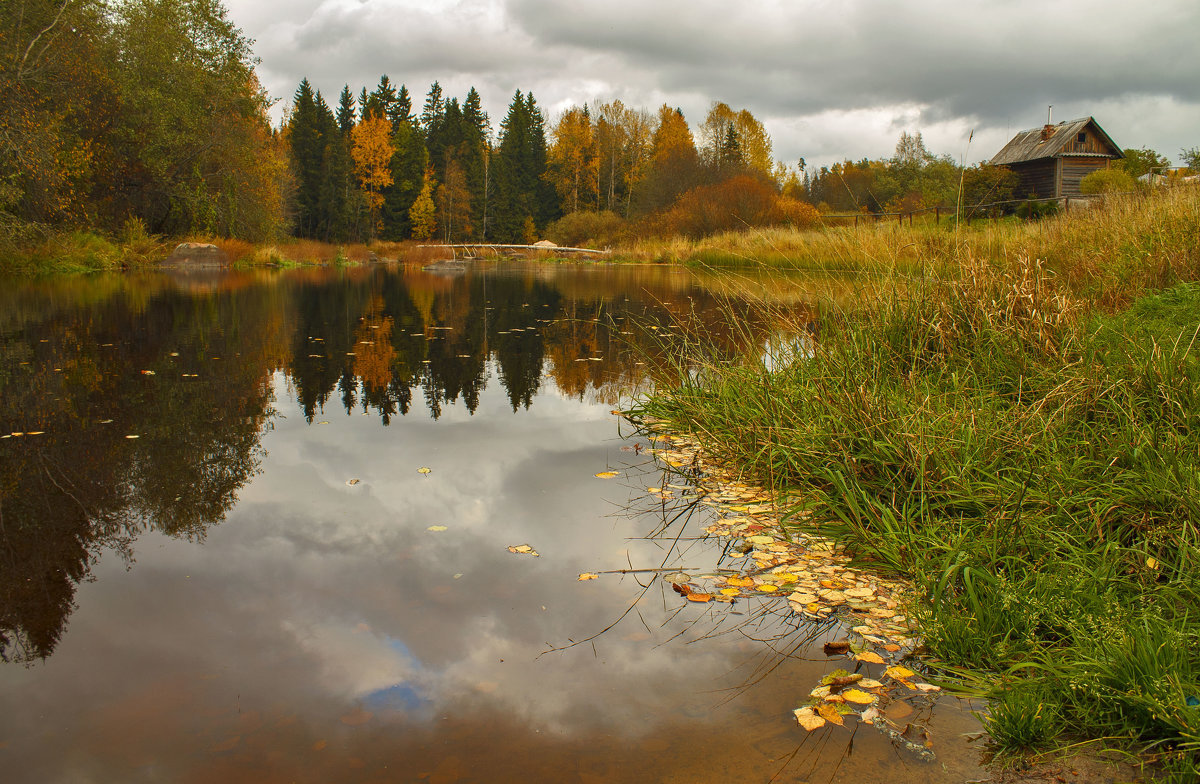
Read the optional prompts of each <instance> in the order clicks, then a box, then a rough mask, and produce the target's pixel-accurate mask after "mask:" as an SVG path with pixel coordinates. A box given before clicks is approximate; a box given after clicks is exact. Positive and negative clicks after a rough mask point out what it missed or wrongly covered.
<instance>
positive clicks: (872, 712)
mask: <svg viewBox="0 0 1200 784" xmlns="http://www.w3.org/2000/svg"><path fill="white" fill-rule="evenodd" d="M878 718H879V709H878V708H876V707H875V706H874V705H872V706H871V707H869V708H867V709H866V710H865V711H863V712H862V713H860V714H859V716H858V720H859V721H861V722H862V723H863V724H874V723H875V720H876V719H878Z"/></svg>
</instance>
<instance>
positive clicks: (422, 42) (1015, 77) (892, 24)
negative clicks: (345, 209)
mask: <svg viewBox="0 0 1200 784" xmlns="http://www.w3.org/2000/svg"><path fill="white" fill-rule="evenodd" d="M249 1H250V0H234V1H233V2H231V3H230V11H231V17H232V18H233V20H234V21H235V22H236V23H238V24H241V25H243V26H245V27H246V29H247V33H248V34H249V35H250V36H251V37H253V38H256V39H258V43H257V44H256V51H257V53H258V54H259V55H260V56H261V57H262V58H263V65H262V68H261V72H262V74H263V81H264V83H265V84H266V85H267V86H268V88H269V89H270V90H271V92H272V94H274V95H276V96H290V95H291V93H292V91H293V90H294V89H295V85H296V84H297V83H298V82H299V80H300V78H301V77H302V76H306V75H307V76H308V77H309V79H310V81H312V82H313V83H314V84H315V85H316V86H317V87H319V88H320V89H322V90H324V91H325V92H326V94H332V93H336V91H337V90H338V89H340V87H341V85H342V83H344V82H348V83H349V84H350V85H351V88H352V89H354V90H355V92H357V89H358V88H359V87H360V86H362V85H367V86H368V87H370V86H372V85H374V84H375V83H376V82H377V81H378V78H379V75H380V74H383V73H387V74H389V76H390V77H391V78H392V80H393V81H394V82H396V83H401V82H403V83H406V84H407V85H408V87H409V90H410V91H411V92H412V93H413V94H414V101H415V102H416V103H418V104H419V103H420V100H419V99H420V97H421V96H423V95H424V93H425V91H426V89H427V88H428V85H429V84H430V83H431V82H432V81H433V80H434V79H437V80H439V81H440V82H441V84H442V86H443V87H444V88H445V89H446V93H447V94H448V95H458V96H461V95H464V94H465V93H466V90H467V89H468V88H469V87H470V86H475V87H476V88H477V89H478V90H479V91H480V94H481V95H482V96H483V99H484V103H485V108H486V109H487V110H488V111H489V112H490V113H491V114H492V116H493V120H494V121H495V120H498V119H499V117H500V116H502V115H503V112H504V110H505V108H506V106H507V103H508V100H509V98H510V97H511V95H512V93H513V91H514V90H517V89H520V90H532V91H533V92H534V93H535V95H536V96H537V97H538V100H539V102H540V103H541V104H542V106H543V107H546V108H548V109H551V110H554V109H561V108H563V107H565V106H566V105H569V104H572V103H581V102H585V101H597V100H599V101H606V100H611V99H612V98H621V99H622V100H623V101H625V102H626V103H627V104H630V105H633V106H635V107H644V108H647V109H651V110H653V109H654V108H655V107H656V106H658V105H659V104H660V103H663V102H666V103H669V104H670V105H672V106H679V107H681V108H682V109H683V110H684V112H685V114H686V115H687V117H688V118H689V120H691V121H692V123H693V124H696V123H699V122H700V121H702V120H703V116H704V113H705V111H706V110H707V108H708V106H709V104H710V103H711V102H712V101H714V100H720V101H725V102H726V103H729V104H730V105H732V106H734V107H735V108H742V107H745V108H748V109H750V110H751V111H752V112H754V113H755V115H756V116H758V117H759V118H761V119H763V120H764V122H765V123H766V125H767V130H768V131H769V132H770V133H771V134H772V135H773V137H774V139H775V151H776V154H777V157H780V158H783V159H787V160H791V159H793V158H794V156H796V155H800V154H805V155H809V156H810V158H812V157H816V158H823V157H830V156H841V155H848V156H852V157H861V156H862V155H870V156H876V155H880V154H886V153H887V152H889V151H890V146H891V144H892V143H894V139H895V135H896V132H897V129H905V128H909V129H924V130H925V131H926V139H927V141H933V142H935V143H937V142H942V143H944V144H947V145H948V144H950V143H951V142H953V143H954V144H957V143H958V141H959V140H960V139H962V140H965V138H966V136H967V133H968V131H969V129H972V128H975V129H979V130H980V133H981V134H982V138H983V139H984V141H985V144H984V145H983V146H984V147H987V146H989V145H993V144H999V143H1003V141H1004V140H1005V139H1004V138H1002V137H1005V136H1006V134H1009V133H1010V132H1015V131H1016V130H1020V129H1022V128H1025V127H1031V126H1033V125H1036V124H1037V123H1038V122H1040V121H1042V119H1043V118H1044V117H1045V111H1046V106H1047V104H1054V105H1055V110H1054V115H1055V118H1056V119H1068V118H1069V117H1074V116H1079V115H1086V114H1096V115H1097V117H1098V119H1101V121H1102V124H1104V126H1105V127H1106V128H1107V129H1108V130H1109V131H1110V133H1112V134H1113V135H1114V137H1116V138H1117V139H1118V142H1119V143H1122V144H1124V145H1125V146H1142V145H1150V146H1154V147H1156V148H1158V149H1160V150H1161V151H1163V152H1166V153H1167V154H1172V155H1173V154H1174V153H1176V152H1177V150H1178V148H1179V147H1180V146H1191V145H1194V144H1197V143H1200V140H1198V139H1195V138H1190V134H1193V133H1194V130H1193V129H1194V128H1195V127H1196V126H1197V120H1200V80H1198V79H1196V74H1198V73H1200V47H1196V46H1195V44H1194V37H1195V31H1196V30H1198V29H1200V4H1197V3H1195V2H1194V0H1173V1H1169V2H1156V3H1155V4H1154V5H1153V6H1152V8H1151V9H1150V10H1138V9H1134V8H1131V7H1130V6H1129V5H1128V4H1124V3H1116V2H1112V1H1111V0H1090V1H1089V2H1083V1H1077V0H1070V1H1068V2H1053V1H1051V0H1040V1H1039V2H1032V1H1031V0H992V1H991V2H972V1H971V0H954V1H953V2H950V1H949V0H936V1H934V2H921V3H917V2H909V3H884V2H867V0H850V1H849V2H823V1H820V0H792V1H791V2H786V1H780V2H773V1H771V2H748V3H744V4H741V5H738V6H733V5H730V4H729V3H728V2H726V1H724V0H722V1H720V2H718V1H717V0H689V2H680V1H679V0H667V1H666V2H655V1H652V0H610V1H609V2H603V3H601V2H571V1H570V0H490V1H488V0H470V1H463V2H445V1H444V0H370V1H369V2H360V1H359V0H323V2H315V1H314V0H305V1H304V2H300V3H293V4H288V5H282V4H281V5H279V6H278V7H277V8H276V9H275V16H269V15H268V14H267V13H266V12H265V11H264V10H263V9H264V4H262V3H256V4H255V5H254V6H250V5H249ZM243 3H245V4H246V5H245V12H244V13H243V12H242V10H240V8H239V6H240V5H241V4H243ZM1097 107H1099V108H1097ZM1101 109H1103V110H1104V111H1105V112H1106V114H1105V116H1103V117H1101V116H1100V115H1099V114H1098V113H1099V112H1100V111H1101ZM1146 112H1150V113H1151V117H1147V116H1145V113H1146ZM552 113H553V112H552ZM797 134H802V136H803V138H801V137H800V136H798V135H797ZM839 139H841V141H838V140H839ZM838 145H841V147H840V148H839V147H838ZM857 145H865V147H860V146H857ZM931 146H932V145H931ZM935 149H936V148H935ZM980 155H983V156H985V157H986V153H980Z"/></svg>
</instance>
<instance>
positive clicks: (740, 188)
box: [659, 174, 819, 238]
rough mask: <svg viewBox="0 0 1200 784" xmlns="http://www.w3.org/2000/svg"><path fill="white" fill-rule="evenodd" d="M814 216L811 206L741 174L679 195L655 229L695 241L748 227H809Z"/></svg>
mask: <svg viewBox="0 0 1200 784" xmlns="http://www.w3.org/2000/svg"><path fill="white" fill-rule="evenodd" d="M818 217H819V215H818V213H817V210H816V209H815V208H814V207H813V206H812V205H811V204H807V203H805V202H802V201H800V200H798V199H793V198H789V197H786V196H782V195H780V193H779V192H778V191H777V190H776V189H775V187H774V186H773V185H772V184H771V183H770V182H767V181H765V180H762V179H760V178H757V177H751V176H749V175H745V174H742V175H738V176H736V177H731V178H729V179H728V180H725V181H723V182H719V183H716V184H715V185H702V186H700V187H698V188H693V189H692V190H690V191H688V192H687V193H685V194H683V195H682V196H680V197H679V199H678V200H677V201H676V202H675V204H674V205H673V206H672V207H671V208H670V209H669V210H667V211H666V212H665V213H664V214H663V216H662V220H661V222H660V223H659V228H660V229H661V230H662V231H663V232H664V233H668V234H681V235H683V236H685V237H693V238H698V237H704V236H707V235H709V234H716V233H717V232H721V231H736V230H738V229H745V228H749V227H751V226H771V225H775V224H780V223H787V224H791V225H794V226H801V227H803V226H810V225H813V224H815V223H816V222H817V220H818Z"/></svg>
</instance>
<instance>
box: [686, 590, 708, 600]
mask: <svg viewBox="0 0 1200 784" xmlns="http://www.w3.org/2000/svg"><path fill="white" fill-rule="evenodd" d="M687 600H688V601H689V602H711V601H712V594H710V593H697V592H695V591H692V592H691V593H689V594H688V595H687Z"/></svg>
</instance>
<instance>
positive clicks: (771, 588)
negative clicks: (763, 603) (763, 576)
mask: <svg viewBox="0 0 1200 784" xmlns="http://www.w3.org/2000/svg"><path fill="white" fill-rule="evenodd" d="M756 590H759V591H762V592H763V593H771V592H772V591H778V590H779V586H778V585H771V584H770V583H767V584H765V585H760V586H758V588H757V589H756Z"/></svg>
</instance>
